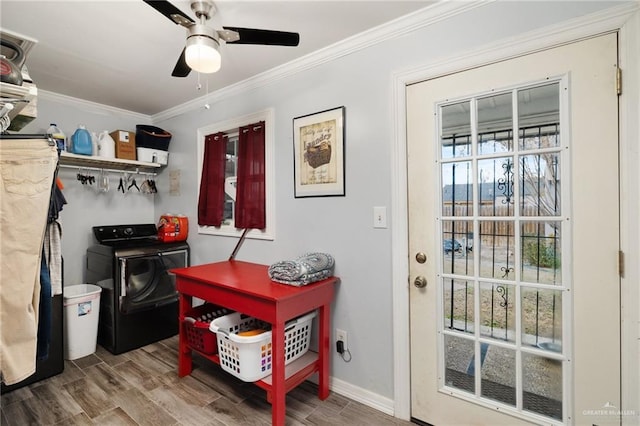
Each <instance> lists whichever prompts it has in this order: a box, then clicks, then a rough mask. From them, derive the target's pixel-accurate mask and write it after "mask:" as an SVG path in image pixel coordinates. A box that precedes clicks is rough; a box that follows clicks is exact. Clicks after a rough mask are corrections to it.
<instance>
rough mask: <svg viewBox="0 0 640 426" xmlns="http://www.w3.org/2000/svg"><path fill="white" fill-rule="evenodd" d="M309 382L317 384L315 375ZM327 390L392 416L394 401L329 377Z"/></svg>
mask: <svg viewBox="0 0 640 426" xmlns="http://www.w3.org/2000/svg"><path fill="white" fill-rule="evenodd" d="M309 381H310V382H313V383H315V384H318V381H317V375H314V376H313V377H311V378H310V379H309ZM329 390H330V391H331V392H335V393H337V394H339V395H342V396H344V397H346V398H349V399H351V400H353V401H356V402H359V403H361V404H364V405H366V406H367V407H371V408H373V409H375V410H378V411H381V412H383V413H384V414H388V415H390V416H393V415H394V401H393V399H391V398H387V397H385V396H382V395H378V394H377V393H373V392H371V391H368V390H366V389H363V388H361V387H358V386H355V385H352V384H351V383H348V382H345V381H343V380H340V379H336V378H335V377H329Z"/></svg>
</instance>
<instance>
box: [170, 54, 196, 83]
mask: <svg viewBox="0 0 640 426" xmlns="http://www.w3.org/2000/svg"><path fill="white" fill-rule="evenodd" d="M185 50H186V47H185V48H184V49H182V53H181V54H180V58H178V62H176V66H175V68H173V72H172V73H171V76H172V77H186V76H188V75H189V73H190V72H191V68H189V65H187V61H186V60H185V59H184V51H185Z"/></svg>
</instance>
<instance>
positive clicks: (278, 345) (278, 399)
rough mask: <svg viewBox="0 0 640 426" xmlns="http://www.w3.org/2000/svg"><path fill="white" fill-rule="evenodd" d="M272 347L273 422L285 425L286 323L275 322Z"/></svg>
mask: <svg viewBox="0 0 640 426" xmlns="http://www.w3.org/2000/svg"><path fill="white" fill-rule="evenodd" d="M271 333H272V334H271V344H272V347H271V349H272V350H273V364H272V366H271V367H272V369H271V373H272V384H271V385H272V388H271V398H272V401H271V423H272V424H273V425H274V426H283V425H284V423H285V417H286V408H285V398H286V397H287V395H286V390H285V382H284V377H285V375H284V323H283V322H278V323H276V324H273V328H272V329H271Z"/></svg>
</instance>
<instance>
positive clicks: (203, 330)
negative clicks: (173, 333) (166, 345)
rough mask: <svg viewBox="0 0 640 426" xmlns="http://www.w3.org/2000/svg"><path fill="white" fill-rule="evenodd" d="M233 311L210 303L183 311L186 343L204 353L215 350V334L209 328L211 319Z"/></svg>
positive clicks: (213, 352)
mask: <svg viewBox="0 0 640 426" xmlns="http://www.w3.org/2000/svg"><path fill="white" fill-rule="evenodd" d="M231 312H233V311H231V310H229V309H226V308H222V307H220V306H217V305H213V304H211V303H206V304H204V305H201V306H196V307H195V308H192V309H191V310H189V311H187V312H186V313H185V316H184V317H185V318H184V321H183V323H182V326H183V327H184V335H185V337H186V338H187V344H188V345H189V346H190V347H191V348H192V349H195V350H197V351H200V352H202V353H204V354H209V355H211V354H215V353H216V352H217V346H218V345H217V342H216V335H215V333H212V332H211V330H210V329H209V325H210V324H211V321H213V320H214V319H216V318H218V317H221V316H224V315H228V314H229V313H231Z"/></svg>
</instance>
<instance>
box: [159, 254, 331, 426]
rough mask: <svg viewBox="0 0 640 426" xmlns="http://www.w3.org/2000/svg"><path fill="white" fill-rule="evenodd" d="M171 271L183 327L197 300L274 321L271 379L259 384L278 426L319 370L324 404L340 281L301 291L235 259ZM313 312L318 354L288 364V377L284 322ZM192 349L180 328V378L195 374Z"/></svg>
mask: <svg viewBox="0 0 640 426" xmlns="http://www.w3.org/2000/svg"><path fill="white" fill-rule="evenodd" d="M171 272H173V273H174V274H176V276H177V279H176V286H177V289H178V293H179V294H180V323H181V324H182V321H183V320H184V316H185V313H186V312H187V311H188V310H190V309H191V307H192V298H193V297H198V298H200V299H203V300H205V301H207V302H211V303H214V304H216V305H218V306H222V307H225V308H228V309H232V310H234V311H238V312H242V313H244V314H247V315H250V316H252V317H255V318H258V319H261V320H263V321H266V322H269V323H271V325H272V329H271V332H272V350H273V368H272V375H271V376H269V377H265V378H264V379H262V380H259V381H257V382H255V384H256V385H257V386H259V387H261V388H262V389H264V390H266V391H267V400H268V401H269V402H271V405H272V407H271V409H272V423H273V424H274V425H284V424H285V410H286V408H285V397H286V394H287V392H289V391H290V390H291V389H293V388H295V387H296V386H298V385H299V384H300V383H302V382H303V381H305V380H306V379H307V378H308V377H309V376H311V375H312V374H314V373H316V372H317V373H318V376H319V387H318V397H319V398H320V399H321V400H324V399H326V398H327V397H328V396H329V347H330V330H331V328H330V323H329V319H330V304H331V301H332V300H333V295H334V285H335V283H336V282H337V281H338V279H337V278H335V277H332V278H328V279H326V280H323V281H319V282H316V283H313V284H309V285H306V286H303V287H295V286H289V285H286V284H278V283H275V282H273V281H271V280H270V279H269V275H268V266H266V265H259V264H255V263H248V262H242V261H236V260H230V261H225V262H218V263H210V264H206V265H199V266H191V267H188V268H179V269H173V270H171ZM315 309H318V311H319V318H318V324H319V330H318V340H319V342H318V353H317V354H316V353H314V352H309V353H307V354H305V355H304V356H303V357H301V358H300V359H299V360H300V361H299V362H298V360H296V361H294V362H293V363H292V364H291V365H290V366H287V370H288V371H287V372H286V375H285V360H284V352H285V351H284V350H285V348H284V345H285V342H284V328H285V323H286V322H287V321H289V320H291V319H293V318H295V317H298V316H300V315H304V314H306V313H308V312H311V311H313V310H315ZM191 351H192V348H191V347H189V345H188V344H187V339H186V337H185V336H184V334H183V328H182V327H180V343H179V350H178V375H179V376H180V377H183V376H186V375H188V374H190V373H191V369H192V359H191ZM201 355H202V356H204V357H205V358H208V359H210V360H211V361H213V362H216V363H219V362H220V360H219V358H218V356H217V355H207V354H201ZM294 364H295V366H294ZM292 366H294V367H292ZM290 367H291V368H290Z"/></svg>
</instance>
